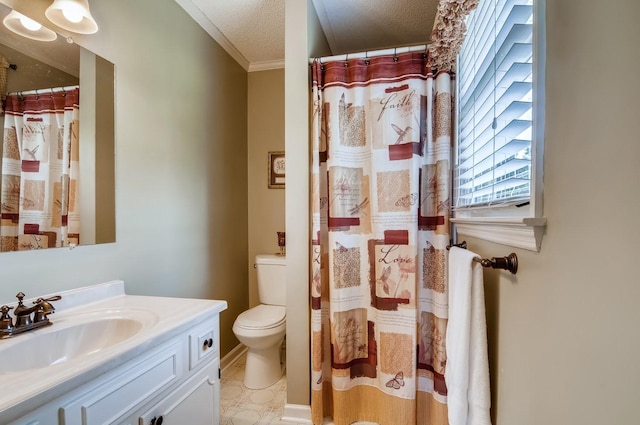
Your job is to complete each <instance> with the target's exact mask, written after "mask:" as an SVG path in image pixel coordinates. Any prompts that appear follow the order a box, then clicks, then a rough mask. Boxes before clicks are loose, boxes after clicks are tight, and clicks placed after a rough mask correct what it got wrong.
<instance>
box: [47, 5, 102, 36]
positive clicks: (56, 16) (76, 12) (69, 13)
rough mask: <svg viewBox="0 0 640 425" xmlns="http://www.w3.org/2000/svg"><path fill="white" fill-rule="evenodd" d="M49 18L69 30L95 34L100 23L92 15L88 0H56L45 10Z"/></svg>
mask: <svg viewBox="0 0 640 425" xmlns="http://www.w3.org/2000/svg"><path fill="white" fill-rule="evenodd" d="M44 14H45V16H46V17H47V19H49V20H50V21H51V22H53V23H54V24H56V25H57V26H59V27H60V28H64V29H66V30H67V31H72V32H76V33H78V34H93V33H95V32H97V31H98V24H96V21H95V19H93V16H91V12H90V11H89V1H88V0H54V1H53V3H51V6H49V7H48V8H47V10H46V11H45V12H44Z"/></svg>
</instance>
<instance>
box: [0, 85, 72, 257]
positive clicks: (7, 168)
mask: <svg viewBox="0 0 640 425" xmlns="http://www.w3.org/2000/svg"><path fill="white" fill-rule="evenodd" d="M78 100H79V89H77V88H76V89H73V90H67V91H59V92H58V91H55V92H54V91H53V90H52V91H51V92H50V93H41V94H33V95H31V94H30V95H24V96H22V95H14V94H12V95H9V96H7V102H6V110H5V118H4V140H3V146H2V148H3V149H2V152H3V153H2V194H1V201H2V221H1V225H0V234H1V246H2V251H15V250H29V249H40V248H52V247H60V246H67V245H69V243H78V242H79V217H78V213H77V211H78V205H77V202H76V199H77V191H78V184H77V183H78V130H79V106H78Z"/></svg>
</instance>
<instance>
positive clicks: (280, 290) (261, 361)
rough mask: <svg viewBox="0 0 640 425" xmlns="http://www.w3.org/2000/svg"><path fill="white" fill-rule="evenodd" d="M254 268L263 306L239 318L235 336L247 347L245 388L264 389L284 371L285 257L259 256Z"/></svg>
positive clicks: (258, 306)
mask: <svg viewBox="0 0 640 425" xmlns="http://www.w3.org/2000/svg"><path fill="white" fill-rule="evenodd" d="M255 268H256V270H257V278H258V296H259V299H260V302H261V304H260V305H257V306H255V307H253V308H250V309H249V310H247V311H245V312H243V313H241V314H240V315H239V316H238V317H237V318H236V320H235V322H234V323H233V333H234V334H235V335H236V338H238V341H240V342H241V343H242V344H244V345H245V346H246V347H247V361H246V365H245V373H244V385H245V386H246V387H247V388H251V389H262V388H266V387H269V386H271V385H273V384H275V383H276V382H277V381H278V380H279V379H280V377H281V376H282V374H283V373H284V369H285V365H284V362H282V361H281V359H280V347H281V345H282V342H283V340H284V337H285V330H286V307H285V303H286V282H285V257H284V256H279V255H258V256H256V263H255Z"/></svg>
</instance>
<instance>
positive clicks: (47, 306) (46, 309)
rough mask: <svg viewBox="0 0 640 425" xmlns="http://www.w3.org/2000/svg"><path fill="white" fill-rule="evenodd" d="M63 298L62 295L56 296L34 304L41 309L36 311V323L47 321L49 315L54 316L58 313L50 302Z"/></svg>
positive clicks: (40, 299)
mask: <svg viewBox="0 0 640 425" xmlns="http://www.w3.org/2000/svg"><path fill="white" fill-rule="evenodd" d="M61 299H62V297H61V296H60V295H54V296H52V297H49V298H42V297H40V298H38V299H37V300H35V301H34V302H33V304H38V305H39V306H40V309H38V310H37V311H36V316H35V320H34V321H35V322H39V321H42V320H45V317H46V315H47V314H52V313H54V312H55V311H56V309H55V308H54V307H53V305H52V304H51V303H50V302H49V301H58V300H61Z"/></svg>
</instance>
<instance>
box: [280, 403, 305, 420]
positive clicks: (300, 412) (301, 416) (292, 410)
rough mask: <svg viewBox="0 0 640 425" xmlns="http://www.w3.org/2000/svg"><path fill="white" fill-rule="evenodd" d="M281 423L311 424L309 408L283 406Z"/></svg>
mask: <svg viewBox="0 0 640 425" xmlns="http://www.w3.org/2000/svg"><path fill="white" fill-rule="evenodd" d="M280 420H281V421H282V422H290V423H294V424H311V423H312V422H311V406H306V405H303V404H288V403H287V404H285V405H284V412H283V414H282V419H280Z"/></svg>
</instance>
